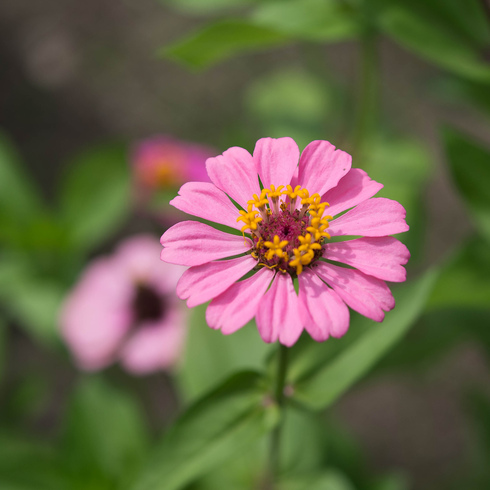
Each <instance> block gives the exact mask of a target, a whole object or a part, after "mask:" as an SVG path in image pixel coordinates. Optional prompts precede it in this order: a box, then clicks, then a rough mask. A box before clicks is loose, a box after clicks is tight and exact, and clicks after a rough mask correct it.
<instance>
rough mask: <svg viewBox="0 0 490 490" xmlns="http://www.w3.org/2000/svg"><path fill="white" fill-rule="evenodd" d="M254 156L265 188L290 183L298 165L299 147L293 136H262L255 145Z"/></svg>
mask: <svg viewBox="0 0 490 490" xmlns="http://www.w3.org/2000/svg"><path fill="white" fill-rule="evenodd" d="M253 158H254V161H255V166H256V168H257V171H258V172H259V176H260V180H261V181H262V185H263V186H264V187H265V188H270V186H271V184H272V185H275V186H276V187H277V186H279V185H288V184H289V183H290V182H291V179H292V177H293V175H294V172H295V170H296V167H297V166H298V159H299V148H298V145H297V144H296V143H295V141H294V140H293V139H291V138H277V139H274V138H262V139H260V140H259V141H257V144H256V145H255V150H254V155H253Z"/></svg>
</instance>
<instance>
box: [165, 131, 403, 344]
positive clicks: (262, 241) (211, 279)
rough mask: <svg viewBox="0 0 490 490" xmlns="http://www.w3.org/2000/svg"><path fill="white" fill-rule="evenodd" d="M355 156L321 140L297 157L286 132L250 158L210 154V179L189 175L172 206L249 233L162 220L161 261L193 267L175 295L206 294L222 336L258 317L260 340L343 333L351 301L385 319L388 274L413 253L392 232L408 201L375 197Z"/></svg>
mask: <svg viewBox="0 0 490 490" xmlns="http://www.w3.org/2000/svg"><path fill="white" fill-rule="evenodd" d="M298 160H299V165H298ZM351 161H352V159H351V157H350V155H348V154H347V153H345V152H343V151H341V150H335V147H334V146H333V145H332V144H330V143H329V142H328V141H313V142H312V143H310V144H309V145H308V146H307V147H306V148H305V150H304V151H303V153H302V154H301V157H300V153H299V150H298V146H297V145H296V143H295V142H294V141H293V140H292V139H291V138H279V139H272V138H264V139H261V140H259V141H258V142H257V144H256V146H255V150H254V153H253V156H252V155H250V154H249V153H248V152H247V151H246V150H244V149H243V148H237V147H234V148H230V149H229V150H227V151H225V152H224V153H223V155H220V156H217V157H216V158H210V159H208V160H207V162H206V166H207V171H208V174H209V177H210V179H211V182H212V183H203V182H200V183H196V182H190V183H187V184H184V185H183V186H182V187H181V189H180V191H179V196H177V197H176V198H175V199H173V201H171V204H172V205H173V206H175V207H176V208H178V209H180V210H181V211H184V212H186V213H189V214H192V215H194V216H197V217H199V218H203V219H206V220H210V221H214V222H216V223H220V224H222V225H226V226H228V227H230V228H234V229H236V230H238V231H241V232H242V233H243V234H244V237H242V236H240V235H238V234H232V233H225V232H223V231H219V230H217V229H214V228H212V227H211V226H208V225H206V224H204V223H199V222H193V221H184V222H182V223H178V224H176V225H174V226H172V227H171V228H170V229H169V230H167V232H165V233H164V234H163V236H162V238H161V243H162V245H163V247H164V248H163V251H162V254H161V258H162V260H164V261H166V262H170V263H173V264H180V265H184V266H189V267H190V268H189V269H188V270H187V271H185V272H184V274H183V276H182V277H181V279H180V280H179V283H178V284H177V294H178V296H179V297H180V298H182V299H187V305H188V306H189V307H193V306H196V305H198V304H201V303H205V302H206V301H209V300H212V301H211V303H210V305H209V306H208V308H207V312H206V318H207V322H208V324H209V325H210V326H211V327H212V328H215V329H218V328H220V329H221V331H222V332H223V333H224V334H230V333H232V332H235V331H236V330H238V329H239V328H241V327H242V326H243V325H245V324H246V323H247V322H249V321H250V320H251V319H252V318H254V317H255V319H256V322H257V327H258V329H259V332H260V335H261V336H262V338H263V339H264V340H265V341H266V342H275V341H276V340H279V342H280V343H282V344H284V345H287V346H291V345H292V344H294V343H295V342H296V340H297V339H298V337H299V336H300V334H301V332H302V331H303V328H304V329H306V331H307V332H308V333H309V334H310V335H311V336H312V337H313V339H315V340H317V341H324V340H326V339H327V338H328V337H329V336H330V335H331V336H333V337H340V336H342V335H343V334H345V332H346V331H347V329H348V326H349V311H348V308H347V306H346V305H348V306H350V307H351V308H352V309H353V310H356V311H358V312H359V313H361V314H362V315H364V316H366V317H368V318H371V319H373V320H375V321H382V320H383V318H384V312H385V311H389V310H391V309H392V308H393V307H394V306H395V301H394V299H393V296H392V294H391V292H390V290H389V289H388V287H387V285H386V283H385V281H393V282H401V281H404V280H405V278H406V272H405V269H404V267H403V265H404V264H406V262H407V261H408V259H409V256H410V254H409V252H408V250H407V248H406V247H405V245H403V244H402V243H401V242H399V241H398V240H396V239H395V238H393V237H391V236H387V235H391V234H395V233H401V232H404V231H407V230H408V226H407V224H406V222H405V209H404V208H403V207H402V206H401V205H400V204H399V203H398V202H396V201H392V200H390V199H385V198H373V196H374V195H375V194H376V193H377V192H378V191H379V190H380V189H381V188H382V187H383V186H382V185H381V184H379V183H377V182H375V181H373V180H371V179H370V178H369V177H368V175H367V174H366V172H364V171H363V170H360V169H355V168H351ZM259 178H260V183H261V184H262V186H263V188H262V187H261V185H260V183H259ZM230 198H231V199H232V200H233V201H235V202H236V203H237V204H238V205H239V206H241V207H242V208H243V209H242V210H238V209H237V207H236V206H235V205H234V204H233V202H232V201H231V200H230ZM327 203H328V204H327ZM344 211H347V212H345V213H344V214H341V213H343V212H344ZM352 236H362V238H355V239H346V238H347V237H352ZM331 238H335V239H336V240H335V241H334V240H331ZM339 238H341V239H342V240H344V241H339V240H338V239H339ZM230 257H232V258H230ZM223 259H226V260H223ZM295 281H297V287H298V293H297V292H296V289H295V284H294V283H295Z"/></svg>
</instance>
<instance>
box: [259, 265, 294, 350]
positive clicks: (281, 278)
mask: <svg viewBox="0 0 490 490" xmlns="http://www.w3.org/2000/svg"><path fill="white" fill-rule="evenodd" d="M256 320H257V328H258V329H259V332H260V335H261V337H262V339H263V340H264V341H265V342H275V341H276V340H278V339H279V342H280V343H281V344H283V345H287V346H288V347H291V346H292V345H293V344H294V343H295V342H296V341H297V340H298V338H299V336H300V335H301V332H302V331H303V323H302V321H301V318H300V315H299V303H298V296H297V295H296V291H295V290H294V285H293V281H292V279H291V276H289V275H288V274H281V273H278V274H276V276H275V278H274V281H273V282H272V285H271V287H270V289H269V290H268V291H267V293H265V296H264V297H263V298H262V301H261V302H260V304H259V308H258V310H257V315H256Z"/></svg>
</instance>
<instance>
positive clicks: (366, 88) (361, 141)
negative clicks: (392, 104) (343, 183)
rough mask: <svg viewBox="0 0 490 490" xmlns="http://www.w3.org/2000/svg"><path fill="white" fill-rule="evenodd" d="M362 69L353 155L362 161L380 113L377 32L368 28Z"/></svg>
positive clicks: (365, 35)
mask: <svg viewBox="0 0 490 490" xmlns="http://www.w3.org/2000/svg"><path fill="white" fill-rule="evenodd" d="M360 63H361V67H360V68H361V69H360V79H359V105H358V110H357V120H356V125H355V127H354V136H353V145H352V153H353V154H354V157H355V158H356V159H357V160H358V161H360V160H362V158H363V157H364V153H365V146H366V143H367V142H368V141H369V139H370V138H371V137H372V135H373V133H374V128H375V127H376V124H377V120H378V112H379V103H380V101H379V93H378V82H379V81H378V53H377V35H376V32H375V30H374V29H373V28H372V27H370V26H366V27H365V30H364V32H363V35H362V37H361V61H360Z"/></svg>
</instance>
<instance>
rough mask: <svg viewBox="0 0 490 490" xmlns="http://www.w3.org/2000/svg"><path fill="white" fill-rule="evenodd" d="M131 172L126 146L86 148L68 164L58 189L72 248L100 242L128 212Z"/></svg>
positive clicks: (62, 213) (116, 227) (84, 249)
mask: <svg viewBox="0 0 490 490" xmlns="http://www.w3.org/2000/svg"><path fill="white" fill-rule="evenodd" d="M130 202H131V199H130V174H129V163H128V160H127V156H126V150H125V148H123V147H121V146H118V145H114V146H106V147H101V148H97V149H93V150H91V151H88V152H87V153H85V154H83V155H81V156H80V157H78V158H77V159H76V160H75V161H74V162H73V163H72V164H70V165H69V167H68V172H67V175H66V176H65V178H64V180H63V182H62V185H61V192H60V207H61V220H62V222H63V224H64V226H65V228H66V229H67V231H68V233H69V239H70V243H71V245H72V247H73V248H75V249H78V250H81V251H87V250H89V249H91V248H93V247H96V246H97V245H100V244H101V243H102V242H103V241H104V240H105V239H107V238H108V237H110V236H111V234H112V233H114V232H115V231H117V229H118V228H119V227H120V226H121V225H122V224H123V222H124V221H125V220H126V219H127V217H128V214H129V211H130Z"/></svg>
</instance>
